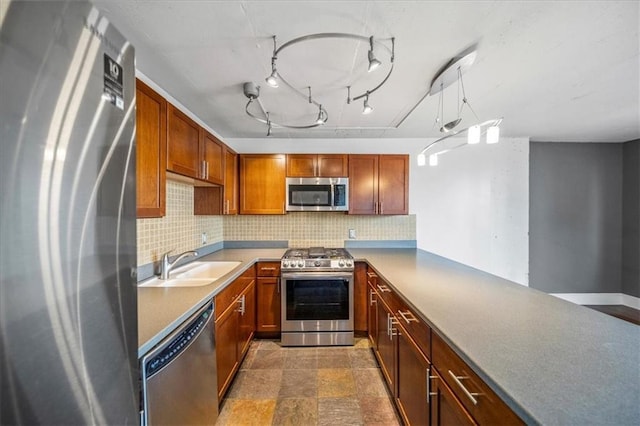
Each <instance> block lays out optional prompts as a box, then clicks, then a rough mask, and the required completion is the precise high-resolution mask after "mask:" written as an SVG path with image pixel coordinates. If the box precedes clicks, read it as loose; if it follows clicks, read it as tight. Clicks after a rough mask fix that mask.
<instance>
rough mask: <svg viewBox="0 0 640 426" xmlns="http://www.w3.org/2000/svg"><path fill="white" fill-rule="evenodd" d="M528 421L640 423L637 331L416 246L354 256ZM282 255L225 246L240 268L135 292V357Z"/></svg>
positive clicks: (216, 256) (219, 256) (224, 254)
mask: <svg viewBox="0 0 640 426" xmlns="http://www.w3.org/2000/svg"><path fill="white" fill-rule="evenodd" d="M349 252H350V253H351V254H352V255H353V257H354V258H355V259H356V260H357V261H366V262H367V263H368V264H369V266H370V267H371V268H372V269H373V270H375V272H376V273H377V274H378V275H379V276H380V277H382V278H384V280H385V282H387V283H388V284H389V285H390V286H391V287H392V288H393V290H394V291H395V292H396V293H398V294H399V295H400V296H401V297H402V299H403V300H404V301H405V302H406V303H407V304H408V305H409V306H410V307H412V310H413V311H414V312H416V313H417V314H418V315H419V316H420V319H421V320H422V321H424V322H426V323H427V324H428V325H429V327H431V329H432V330H433V332H434V333H437V334H438V335H439V336H440V337H441V338H442V339H443V340H446V343H447V344H448V345H449V346H451V348H452V349H453V350H454V351H455V352H456V354H457V355H458V356H459V357H460V358H462V359H463V360H464V362H466V363H467V364H468V365H469V366H470V367H471V368H472V370H473V372H474V373H476V374H477V375H478V376H479V377H480V378H481V379H482V380H483V381H485V382H486V383H487V384H488V385H489V387H490V388H491V389H492V390H493V391H494V392H495V393H496V394H497V395H498V396H499V397H500V398H501V399H502V400H503V401H504V402H505V403H506V404H507V405H508V406H509V407H510V408H511V409H512V410H513V411H514V412H515V413H516V414H517V415H518V416H520V418H521V419H522V420H523V421H524V422H526V423H528V424H637V423H638V421H639V420H640V370H639V369H638V365H640V352H638V347H640V327H637V326H634V325H632V324H629V323H626V322H624V321H621V320H618V319H616V318H612V317H609V316H606V315H604V314H601V313H599V312H596V311H592V310H589V309H587V308H584V307H581V306H578V305H574V304H572V303H569V302H566V301H564V300H561V299H557V298H555V297H553V296H549V295H547V294H544V293H542V292H539V291H536V290H533V289H530V288H527V287H523V286H521V285H518V284H514V283H511V282H509V281H507V280H504V279H501V278H498V277H496V276H493V275H490V274H487V273H485V272H481V271H478V270H476V269H473V268H470V267H468V266H464V265H462V264H459V263H456V262H453V261H450V260H447V259H445V258H442V257H439V256H436V255H433V254H430V253H427V252H425V251H422V250H416V249H350V250H349ZM282 253H284V249H223V250H220V251H217V252H215V253H213V254H211V255H209V256H206V257H205V258H203V260H240V261H242V262H243V263H242V264H241V265H240V266H238V267H237V268H236V269H235V270H234V271H232V272H231V273H229V274H228V275H227V276H225V277H223V278H222V279H220V280H218V281H216V282H214V283H212V284H211V285H208V286H204V287H197V288H196V287H192V288H181V289H159V288H155V289H150V288H140V289H139V290H138V303H139V353H140V354H142V353H144V352H145V351H147V350H148V349H149V348H150V347H152V346H153V345H154V344H155V343H156V342H158V341H159V340H160V339H162V338H163V337H164V336H166V335H167V334H168V333H170V332H171V329H172V328H174V327H176V326H177V325H178V324H179V323H180V322H181V321H183V320H184V319H185V318H187V317H188V316H189V315H190V314H191V313H192V312H195V310H196V309H197V308H198V307H199V306H201V305H202V304H204V303H205V302H206V301H207V300H209V299H210V298H211V297H213V296H214V295H216V294H217V293H219V292H220V291H221V290H222V289H223V288H224V287H225V285H226V284H228V283H229V282H231V281H232V280H233V279H234V278H236V277H238V276H239V275H240V274H241V273H242V272H243V271H245V270H246V269H247V268H249V267H251V265H253V263H255V262H256V261H259V260H271V261H274V260H278V259H279V258H280V256H281V255H282Z"/></svg>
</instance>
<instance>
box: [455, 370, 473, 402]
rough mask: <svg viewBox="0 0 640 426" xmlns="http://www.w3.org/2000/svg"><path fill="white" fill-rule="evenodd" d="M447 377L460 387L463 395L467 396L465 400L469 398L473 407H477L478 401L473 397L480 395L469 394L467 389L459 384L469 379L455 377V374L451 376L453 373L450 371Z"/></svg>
mask: <svg viewBox="0 0 640 426" xmlns="http://www.w3.org/2000/svg"><path fill="white" fill-rule="evenodd" d="M449 375H450V376H451V377H452V378H453V380H454V381H455V382H456V384H457V385H458V386H460V388H461V389H462V391H463V392H464V394H465V395H467V398H469V399H470V400H471V402H473V405H478V400H477V399H476V398H475V397H476V396H480V395H481V394H479V393H473V392H469V389H467V388H466V387H465V386H464V385H463V384H462V382H461V380H465V379H468V378H469V377H467V376H456V375H455V374H453V372H452V371H451V370H449Z"/></svg>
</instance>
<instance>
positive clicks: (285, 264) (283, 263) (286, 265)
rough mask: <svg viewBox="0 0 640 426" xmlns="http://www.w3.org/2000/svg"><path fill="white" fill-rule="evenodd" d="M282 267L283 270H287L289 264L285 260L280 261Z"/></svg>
mask: <svg viewBox="0 0 640 426" xmlns="http://www.w3.org/2000/svg"><path fill="white" fill-rule="evenodd" d="M282 267H283V268H288V267H289V262H288V261H286V260H283V261H282Z"/></svg>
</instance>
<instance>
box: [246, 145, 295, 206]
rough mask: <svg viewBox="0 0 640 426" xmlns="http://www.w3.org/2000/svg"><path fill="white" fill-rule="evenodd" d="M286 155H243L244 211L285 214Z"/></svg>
mask: <svg viewBox="0 0 640 426" xmlns="http://www.w3.org/2000/svg"><path fill="white" fill-rule="evenodd" d="M285 171H286V170H285V156H284V154H240V214H285V205H284V204H285V179H286V174H285Z"/></svg>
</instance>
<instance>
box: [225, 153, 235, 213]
mask: <svg viewBox="0 0 640 426" xmlns="http://www.w3.org/2000/svg"><path fill="white" fill-rule="evenodd" d="M224 161H225V166H224V200H223V213H224V214H238V154H236V153H235V152H233V151H231V150H230V149H229V148H227V147H225V150H224Z"/></svg>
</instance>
